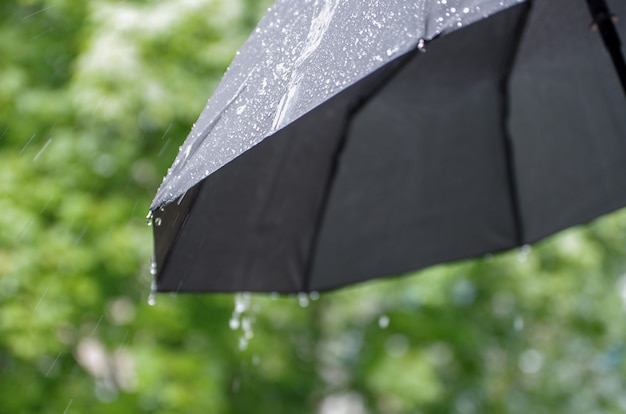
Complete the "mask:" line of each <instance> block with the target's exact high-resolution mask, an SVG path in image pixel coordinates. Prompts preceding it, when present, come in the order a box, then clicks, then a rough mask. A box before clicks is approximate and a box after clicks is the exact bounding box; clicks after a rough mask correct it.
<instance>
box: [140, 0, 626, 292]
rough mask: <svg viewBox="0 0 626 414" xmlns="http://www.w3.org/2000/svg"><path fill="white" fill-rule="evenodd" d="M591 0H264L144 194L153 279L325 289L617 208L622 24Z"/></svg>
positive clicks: (519, 240) (501, 244)
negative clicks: (155, 187) (271, 0)
mask: <svg viewBox="0 0 626 414" xmlns="http://www.w3.org/2000/svg"><path fill="white" fill-rule="evenodd" d="M587 1H588V2H589V5H590V9H591V11H592V14H590V13H589V8H588V7H587V5H586V4H585V1H584V0H535V1H525V2H520V1H518V0H503V1H499V0H447V1H446V0H437V1H435V0H432V1H430V0H421V1H414V2H408V1H405V0H397V1H391V0H386V1H384V2H367V1H361V0H353V1H349V0H343V1H339V0H324V1H320V0H318V1H286V0H281V1H278V2H277V4H276V5H275V6H274V7H273V8H272V9H271V10H270V11H269V12H268V14H267V15H266V16H265V17H264V18H263V20H262V21H261V22H260V24H259V26H258V27H257V29H256V30H255V31H254V33H253V34H252V35H251V37H250V38H249V40H248V41H247V42H246V43H245V45H244V46H243V48H242V49H241V51H240V53H239V54H238V56H237V57H236V59H235V60H234V61H233V63H232V65H231V67H230V68H229V70H228V71H227V73H226V74H225V76H224V78H223V80H222V82H221V83H220V85H219V86H218V88H217V90H216V91H215V93H214V96H213V97H212V99H211V100H210V101H209V102H208V104H207V106H206V108H205V109H204V111H203V112H202V114H201V115H200V118H199V120H198V122H197V123H196V124H195V125H194V127H193V129H192V131H191V133H190V135H189V137H188V138H187V141H186V142H185V144H184V145H183V146H182V147H181V151H180V153H179V155H178V157H177V159H176V161H175V162H174V165H173V166H172V168H171V170H170V172H169V174H168V175H167V177H166V178H165V180H164V182H163V184H162V185H161V188H160V189H159V191H158V193H157V195H156V197H155V199H154V202H153V204H152V206H151V215H153V218H151V221H153V223H154V235H155V257H156V265H157V266H156V267H157V270H158V272H157V277H156V288H157V289H158V290H159V291H277V292H299V291H311V290H327V289H332V288H336V287H339V286H343V285H346V284H350V283H355V282H359V281H363V280H366V279H370V278H375V277H382V276H387V275H395V274H400V273H403V272H406V271H409V270H413V269H417V268H422V267H425V266H428V265H432V264H435V263H440V262H444V261H450V260H456V259H461V258H467V257H473V256H476V255H481V254H485V253H487V252H495V251H500V250H503V249H508V248H511V247H514V246H520V245H524V244H527V243H532V242H534V241H536V240H538V239H541V238H543V237H545V236H547V235H549V234H551V233H554V232H556V231H558V230H561V229H563V228H566V227H569V226H572V225H575V224H579V223H583V222H587V221H589V220H591V219H593V218H595V217H597V216H599V215H601V214H604V213H607V212H609V211H611V210H614V209H617V208H620V207H622V206H624V205H626V191H625V190H626V105H625V103H626V102H625V100H624V95H623V90H622V89H621V86H620V80H619V76H622V77H624V76H625V73H626V70H625V69H624V62H623V57H621V49H620V45H619V38H618V35H617V32H616V28H615V27H616V26H617V30H619V31H621V32H622V33H624V32H625V31H626V26H625V25H624V21H626V19H624V20H621V21H618V22H617V23H616V24H614V21H615V20H616V19H615V18H614V16H613V15H611V14H610V13H609V12H608V9H607V8H606V4H605V3H604V0H600V1H597V0H587ZM610 3H611V4H610V5H611V8H612V9H613V11H614V12H616V13H618V14H619V13H622V14H623V15H625V16H626V2H624V1H619V0H613V1H611V2H610ZM592 16H593V17H592ZM592 22H593V24H590V23H592ZM594 29H599V30H594ZM598 31H599V32H600V34H601V35H602V36H600V35H599V34H598ZM601 37H602V38H604V39H605V42H606V43H607V45H608V50H609V51H610V53H607V50H606V49H605V48H604V47H603V45H602V40H601ZM611 56H612V57H613V59H614V61H615V63H614V64H613V63H611ZM616 69H617V70H616Z"/></svg>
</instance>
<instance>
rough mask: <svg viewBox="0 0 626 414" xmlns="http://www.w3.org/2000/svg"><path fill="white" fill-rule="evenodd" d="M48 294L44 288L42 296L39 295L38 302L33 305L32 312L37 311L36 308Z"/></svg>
mask: <svg viewBox="0 0 626 414" xmlns="http://www.w3.org/2000/svg"><path fill="white" fill-rule="evenodd" d="M47 293H48V288H46V289H45V290H44V291H43V294H42V295H41V297H40V298H39V301H38V302H37V304H36V305H35V308H34V309H33V312H34V311H36V310H37V308H38V307H39V305H40V304H41V301H42V300H43V298H44V297H45V296H46V294H47Z"/></svg>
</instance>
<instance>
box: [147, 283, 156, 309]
mask: <svg viewBox="0 0 626 414" xmlns="http://www.w3.org/2000/svg"><path fill="white" fill-rule="evenodd" d="M156 290H157V286H156V280H153V281H152V285H151V286H150V295H149V296H148V305H150V306H154V305H156Z"/></svg>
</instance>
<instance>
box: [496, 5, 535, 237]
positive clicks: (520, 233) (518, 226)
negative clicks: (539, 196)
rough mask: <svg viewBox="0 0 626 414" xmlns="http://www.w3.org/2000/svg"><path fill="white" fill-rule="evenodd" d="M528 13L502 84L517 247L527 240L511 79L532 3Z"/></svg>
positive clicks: (522, 20) (517, 37) (519, 29)
mask: <svg viewBox="0 0 626 414" xmlns="http://www.w3.org/2000/svg"><path fill="white" fill-rule="evenodd" d="M525 4H526V7H527V8H528V9H527V10H526V13H525V14H524V16H523V17H522V19H521V21H520V22H519V23H518V25H519V26H518V28H517V30H516V32H517V36H516V43H515V44H514V46H513V48H512V49H511V55H510V57H509V61H508V63H507V68H506V70H505V74H504V77H503V79H502V83H501V93H502V136H503V138H504V139H503V141H504V156H505V163H506V175H507V177H506V178H507V182H508V188H509V200H510V202H511V210H512V213H513V225H514V229H515V240H516V244H517V245H520V246H521V245H523V244H524V243H525V240H526V234H525V228H524V219H523V217H522V212H521V209H522V208H521V203H520V191H519V185H518V177H517V173H516V168H515V149H514V145H513V136H512V134H511V130H510V128H509V121H510V115H511V83H510V82H511V77H512V75H513V71H514V68H515V62H516V60H517V56H518V53H519V51H520V49H521V44H522V42H523V38H524V33H525V31H526V23H527V22H528V18H529V16H530V13H531V9H532V2H526V3H525Z"/></svg>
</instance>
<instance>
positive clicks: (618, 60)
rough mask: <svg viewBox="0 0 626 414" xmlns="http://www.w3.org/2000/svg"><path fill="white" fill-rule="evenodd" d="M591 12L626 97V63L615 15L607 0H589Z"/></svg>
mask: <svg viewBox="0 0 626 414" xmlns="http://www.w3.org/2000/svg"><path fill="white" fill-rule="evenodd" d="M587 5H588V6H589V12H590V13H591V16H592V18H593V24H594V25H595V26H596V27H597V29H598V30H599V31H600V35H601V36H602V40H603V41H604V45H605V46H606V49H607V51H608V52H609V54H610V55H611V59H612V60H613V65H615V70H616V71H617V75H618V76H619V79H620V82H621V83H622V89H623V90H624V95H626V62H625V61H624V55H623V54H622V42H621V41H620V38H619V34H618V33H617V29H615V25H614V24H613V14H611V11H610V10H609V6H608V5H607V4H606V1H605V0H587Z"/></svg>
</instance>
